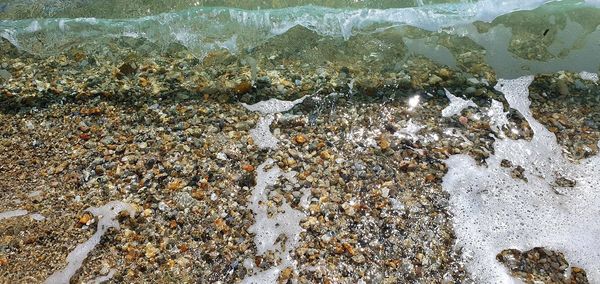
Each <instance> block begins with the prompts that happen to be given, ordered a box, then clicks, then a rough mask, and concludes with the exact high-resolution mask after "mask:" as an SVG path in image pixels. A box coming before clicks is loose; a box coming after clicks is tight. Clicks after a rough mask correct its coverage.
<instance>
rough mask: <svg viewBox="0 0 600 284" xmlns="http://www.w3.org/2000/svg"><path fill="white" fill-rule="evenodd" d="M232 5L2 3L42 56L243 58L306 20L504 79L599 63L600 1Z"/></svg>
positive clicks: (327, 33) (315, 27)
mask: <svg viewBox="0 0 600 284" xmlns="http://www.w3.org/2000/svg"><path fill="white" fill-rule="evenodd" d="M99 2H102V3H99ZM234 2H235V3H237V2H238V1H220V2H218V1H197V2H189V1H175V2H173V3H172V4H169V5H167V4H166V3H163V2H162V1H143V3H138V2H137V1H114V2H113V1H110V2H104V1H94V2H91V1H90V2H86V1H74V2H62V1H36V2H35V3H34V6H33V7H38V6H39V7H40V9H26V8H25V6H23V5H24V2H21V1H12V2H8V3H5V4H3V5H2V12H1V13H0V17H1V18H2V20H0V36H2V37H3V38H5V39H7V40H9V41H10V42H11V43H13V44H14V45H15V46H17V47H19V48H21V49H23V50H26V51H29V52H32V53H35V54H41V55H44V54H46V55H47V54H52V53H56V52H57V51H61V50H64V49H65V48H70V47H73V46H76V47H79V48H84V49H94V48H95V47H96V46H97V45H98V44H101V43H103V42H105V41H107V40H111V39H115V38H129V39H143V40H147V41H149V42H150V43H152V44H153V45H155V46H153V47H152V48H150V49H152V50H166V49H167V48H168V47H169V46H172V45H173V44H180V45H183V46H184V47H185V48H187V49H189V50H191V51H192V52H193V53H194V54H195V56H197V57H198V58H204V57H205V56H206V55H207V54H208V53H209V52H211V51H215V50H221V49H226V50H228V51H229V52H231V53H233V54H241V53H244V52H246V51H248V50H252V49H253V48H255V47H257V46H259V45H261V44H263V43H265V42H268V41H269V40H270V39H272V38H273V37H276V36H278V35H282V34H285V33H287V32H288V31H289V30H290V29H292V28H293V27H296V26H301V27H304V28H307V29H309V30H311V31H313V32H315V33H317V34H318V35H319V36H321V37H324V38H333V39H336V40H341V41H349V40H352V38H353V37H356V36H358V35H374V34H382V33H390V31H394V34H395V35H394V36H395V37H397V38H398V41H400V42H402V43H404V44H406V45H407V46H408V49H409V51H410V52H416V53H419V54H421V55H424V56H426V57H429V58H431V59H433V60H436V61H438V62H440V63H443V64H445V65H450V66H451V65H453V64H456V56H458V54H457V50H461V52H464V46H466V45H470V46H475V47H476V48H478V49H480V48H483V49H484V50H486V55H485V62H486V63H487V64H489V65H491V66H493V68H494V69H495V70H496V72H499V74H501V75H504V76H518V75H522V74H524V73H535V72H547V71H556V70H561V69H568V70H573V71H581V70H586V71H596V70H597V66H598V63H599V60H600V59H599V57H598V56H595V54H596V52H597V50H598V49H599V43H598V42H599V41H600V32H599V31H598V30H597V27H598V25H599V24H600V10H599V9H598V8H597V6H598V3H597V1H502V2H500V4H498V3H497V2H496V1H468V2H467V1H462V2H458V1H446V2H444V1H431V2H430V1H399V2H397V1H325V2H324V3H322V4H325V5H326V6H314V5H312V4H315V2H314V1H312V2H311V1H244V4H239V3H238V4H235V5H233V3H234ZM423 2H425V3H423ZM307 4H309V5H307ZM224 5H229V6H228V7H225V6H224ZM296 5H300V6H296ZM28 7H29V6H28ZM127 7H136V8H135V9H134V11H130V9H129V8H127ZM35 11H37V12H35ZM442 37H446V38H451V39H452V40H451V41H454V44H449V43H448V40H446V42H445V43H444V42H440V38H442ZM289 44H290V45H294V44H296V43H294V42H290V43H289ZM376 51H377V50H374V52H376ZM348 52H350V53H352V52H354V51H353V50H348ZM324 56H326V57H327V55H324ZM324 59H327V58H324Z"/></svg>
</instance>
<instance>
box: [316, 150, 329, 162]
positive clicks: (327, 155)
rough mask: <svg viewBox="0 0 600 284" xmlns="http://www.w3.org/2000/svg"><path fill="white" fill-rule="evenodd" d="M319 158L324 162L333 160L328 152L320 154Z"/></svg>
mask: <svg viewBox="0 0 600 284" xmlns="http://www.w3.org/2000/svg"><path fill="white" fill-rule="evenodd" d="M319 156H320V157H321V159H323V160H329V159H331V154H329V151H327V150H325V151H322V152H321V154H319Z"/></svg>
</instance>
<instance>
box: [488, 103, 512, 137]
mask: <svg viewBox="0 0 600 284" xmlns="http://www.w3.org/2000/svg"><path fill="white" fill-rule="evenodd" d="M507 114H508V112H504V106H503V105H502V103H501V102H499V101H497V100H492V105H491V106H490V109H489V110H488V113H487V115H488V116H489V117H490V127H491V129H492V131H494V132H495V133H496V134H498V135H499V136H500V137H503V136H504V132H502V128H504V127H505V126H506V125H508V118H507V117H506V115H507Z"/></svg>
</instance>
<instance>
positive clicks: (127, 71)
mask: <svg viewBox="0 0 600 284" xmlns="http://www.w3.org/2000/svg"><path fill="white" fill-rule="evenodd" d="M136 70H137V66H135V64H133V63H129V62H126V63H123V64H122V65H121V66H119V73H121V74H122V75H125V76H129V75H131V74H133V73H135V72H136Z"/></svg>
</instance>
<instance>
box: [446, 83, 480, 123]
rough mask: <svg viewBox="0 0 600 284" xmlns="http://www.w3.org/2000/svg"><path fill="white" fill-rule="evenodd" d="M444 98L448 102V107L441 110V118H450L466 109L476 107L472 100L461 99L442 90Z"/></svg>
mask: <svg viewBox="0 0 600 284" xmlns="http://www.w3.org/2000/svg"><path fill="white" fill-rule="evenodd" d="M444 91H445V92H446V97H447V98H448V99H449V100H450V105H448V106H447V107H445V108H444V109H443V110H442V116H443V117H451V116H453V115H456V114H460V113H461V112H462V111H463V110H464V109H465V108H467V107H477V105H476V104H475V103H474V102H473V101H472V100H465V99H461V98H459V97H457V96H455V95H453V94H452V93H450V91H448V90H447V89H444Z"/></svg>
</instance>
